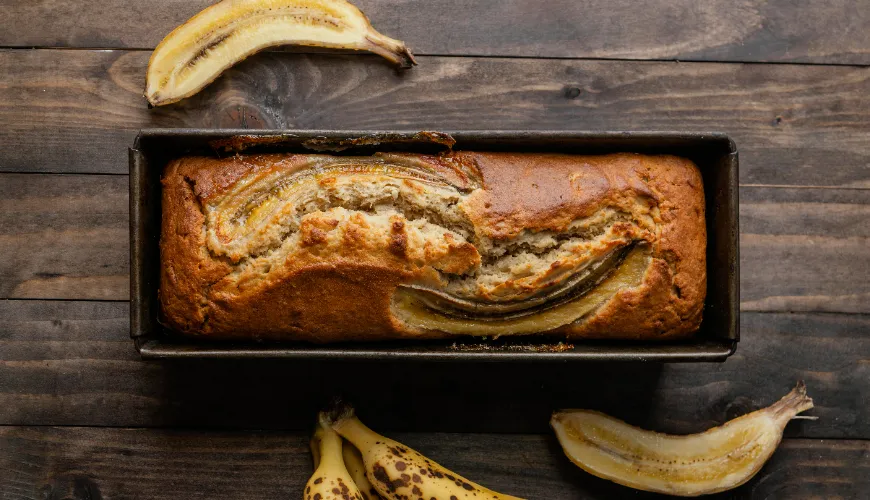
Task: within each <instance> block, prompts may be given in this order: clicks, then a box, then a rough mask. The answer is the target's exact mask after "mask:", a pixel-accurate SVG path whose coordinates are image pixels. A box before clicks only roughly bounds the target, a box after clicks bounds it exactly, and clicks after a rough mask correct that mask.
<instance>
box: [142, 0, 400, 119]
mask: <svg viewBox="0 0 870 500" xmlns="http://www.w3.org/2000/svg"><path fill="white" fill-rule="evenodd" d="M291 44H292V45H308V46H314V47H329V48H340V49H354V50H367V51H370V52H374V53H375V54H378V55H381V56H383V57H385V58H387V59H389V60H390V61H392V62H393V63H395V64H397V65H399V66H401V67H410V66H412V65H414V64H416V61H415V60H414V56H413V55H412V54H411V51H410V50H408V48H407V47H406V46H405V44H404V43H403V42H400V41H398V40H394V39H392V38H389V37H387V36H384V35H382V34H380V33H378V32H377V31H375V29H374V28H372V25H371V24H370V23H369V20H368V18H366V16H365V14H363V13H362V12H361V11H360V10H359V9H357V8H356V7H354V6H353V5H352V4H351V3H349V2H347V1H345V0H223V1H221V2H218V3H217V4H215V5H212V6H211V7H208V8H207V9H205V10H203V11H202V12H200V13H199V14H197V15H195V16H194V17H193V18H191V19H190V20H189V21H187V22H186V23H184V24H182V25H181V26H179V27H178V28H176V29H175V30H174V31H173V32H172V33H170V34H169V35H168V36H167V37H166V38H164V39H163V41H162V42H160V44H159V45H158V46H157V48H156V49H155V50H154V53H153V54H152V55H151V60H150V62H149V63H148V74H147V77H146V87H145V97H146V98H147V99H148V102H149V103H151V105H153V106H162V105H164V104H170V103H173V102H176V101H179V100H181V99H184V98H185V97H190V96H191V95H193V94H195V93H197V92H199V91H200V90H202V89H203V88H204V87H205V86H206V85H208V84H209V83H211V82H212V81H214V80H215V78H217V77H218V76H219V75H220V74H221V73H223V72H224V71H225V70H226V69H228V68H229V67H230V66H232V65H234V64H236V63H238V62H239V61H241V60H243V59H245V58H246V57H248V56H250V55H252V54H254V53H256V52H259V51H261V50H263V49H266V48H269V47H275V46H278V45H291Z"/></svg>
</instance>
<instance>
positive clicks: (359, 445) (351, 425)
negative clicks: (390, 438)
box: [332, 415, 384, 450]
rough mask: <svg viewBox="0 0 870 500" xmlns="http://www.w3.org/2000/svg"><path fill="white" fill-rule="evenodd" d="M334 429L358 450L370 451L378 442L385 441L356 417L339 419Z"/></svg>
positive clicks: (333, 426) (333, 425)
mask: <svg viewBox="0 0 870 500" xmlns="http://www.w3.org/2000/svg"><path fill="white" fill-rule="evenodd" d="M332 428H333V429H334V430H335V432H337V433H339V434H340V435H341V437H343V438H345V439H347V440H348V441H350V442H351V443H353V445H354V446H356V449H358V450H366V449H369V448H371V447H372V446H373V445H374V444H375V443H376V442H377V441H381V440H383V439H384V438H383V437H382V436H381V435H380V434H378V433H377V432H375V431H373V430H371V429H369V428H368V427H366V425H365V424H364V423H362V422H360V420H359V419H358V418H356V416H355V415H350V416H347V417H344V418H341V419H339V420H338V421H336V422H334V423H333V424H332Z"/></svg>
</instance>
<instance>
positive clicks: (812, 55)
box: [0, 0, 870, 64]
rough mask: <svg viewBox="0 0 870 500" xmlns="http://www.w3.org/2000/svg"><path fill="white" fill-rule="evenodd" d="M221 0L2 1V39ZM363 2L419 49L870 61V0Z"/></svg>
mask: <svg viewBox="0 0 870 500" xmlns="http://www.w3.org/2000/svg"><path fill="white" fill-rule="evenodd" d="M213 3H214V0H191V1H184V2H181V1H178V0H147V1H139V2H133V3H131V2H126V1H124V0H105V1H97V0H82V1H78V2H64V1H61V0H33V1H29V2H20V1H15V0H5V1H0V18H2V19H5V20H7V22H6V24H7V26H6V29H5V30H4V31H2V32H0V46H7V47H29V46H38V47H46V46H51V47H101V48H153V47H155V46H156V45H157V43H159V41H160V40H161V39H162V38H163V36H165V35H166V34H168V33H169V32H170V31H172V29H173V28H175V26H177V25H179V24H181V23H183V22H184V21H186V20H187V19H189V18H190V17H191V16H193V15H194V14H195V13H197V12H198V11H200V10H201V9H203V8H205V7H206V6H208V5H211V4H213ZM354 3H355V4H356V5H357V6H359V7H360V8H361V9H362V10H363V11H364V12H365V13H366V14H367V15H368V16H369V18H370V19H371V20H372V23H373V25H374V26H375V27H376V28H377V29H379V30H380V31H382V32H383V33H385V34H387V35H390V36H393V37H396V38H399V39H402V40H405V41H406V42H407V43H408V44H409V45H410V46H411V48H412V49H414V51H415V52H417V53H419V54H442V55H466V56H468V55H473V56H521V57H594V58H628V59H679V60H712V61H755V62H758V61H801V62H815V63H838V64H868V63H870V34H868V32H867V30H866V29H865V28H866V26H867V25H868V23H870V3H868V2H867V0H857V1H851V2H849V1H843V0H824V1H815V2H802V1H800V0H736V1H735V0H728V1H726V0H704V1H702V2H697V1H693V0H669V1H665V0H621V1H613V0H590V1H585V2H574V1H571V0H538V1H536V2H528V1H525V0H485V1H475V2H461V1H456V0H390V1H378V0H356V1H355V2H354ZM70 19H75V20H76V22H74V23H72V22H69V20H70Z"/></svg>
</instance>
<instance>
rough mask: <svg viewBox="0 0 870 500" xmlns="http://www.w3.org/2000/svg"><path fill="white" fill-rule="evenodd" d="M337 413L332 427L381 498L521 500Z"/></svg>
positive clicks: (351, 416)
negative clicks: (358, 458) (358, 460)
mask: <svg viewBox="0 0 870 500" xmlns="http://www.w3.org/2000/svg"><path fill="white" fill-rule="evenodd" d="M338 413H339V415H338V416H337V418H335V420H334V422H333V424H332V428H333V429H335V431H336V432H338V433H339V434H340V435H341V436H342V437H343V438H345V439H347V440H348V441H350V442H351V443H353V445H354V446H355V447H356V448H357V449H358V450H359V451H360V453H361V455H362V459H363V463H364V464H365V468H366V477H368V479H369V481H371V483H372V485H373V486H374V487H375V489H376V490H377V491H378V493H380V494H381V496H383V497H385V498H409V499H410V498H423V499H425V500H430V499H437V500H472V499H474V500H483V499H489V500H511V499H513V500H521V499H518V497H514V496H510V495H503V494H501V493H497V492H495V491H492V490H490V489H487V488H484V487H483V486H481V485H479V484H477V483H474V482H472V481H469V480H467V479H465V478H464V477H462V476H460V475H458V474H455V473H453V472H451V471H449V470H447V469H445V468H444V467H442V466H441V465H439V464H437V463H435V462H433V461H432V460H429V459H428V458H426V457H425V456H423V455H421V454H420V453H418V452H417V451H414V450H412V449H410V448H408V447H407V446H404V445H402V444H401V443H398V442H396V441H394V440H392V439H389V438H386V437H384V436H381V435H380V434H378V433H376V432H374V431H373V430H371V429H369V428H368V427H366V426H365V424H363V423H362V422H360V420H359V419H358V418H356V416H355V415H354V412H353V409H351V408H345V409H343V411H340V412H338Z"/></svg>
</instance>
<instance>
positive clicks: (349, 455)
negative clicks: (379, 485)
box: [342, 441, 382, 500]
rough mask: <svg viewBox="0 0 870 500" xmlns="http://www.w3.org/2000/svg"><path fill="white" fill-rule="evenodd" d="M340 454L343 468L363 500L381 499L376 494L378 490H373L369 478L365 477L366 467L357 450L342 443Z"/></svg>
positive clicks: (347, 443) (346, 443)
mask: <svg viewBox="0 0 870 500" xmlns="http://www.w3.org/2000/svg"><path fill="white" fill-rule="evenodd" d="M342 453H343V454H344V466H345V467H347V471H348V472H350V477H352V478H353V482H354V483H356V487H357V488H359V491H360V493H361V494H362V496H363V500H381V498H382V497H381V495H379V494H378V490H376V489H375V487H374V486H373V485H372V483H371V482H370V481H369V478H367V477H366V466H365V464H364V463H363V459H362V455H361V454H360V452H359V450H358V449H356V447H354V445H352V444H350V443H349V442H347V441H344V447H343V449H342Z"/></svg>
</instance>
